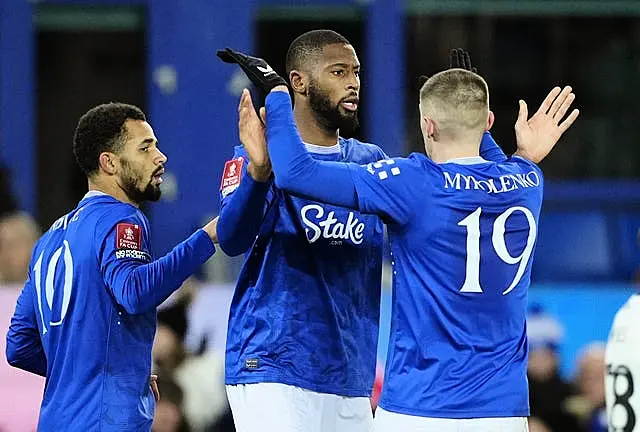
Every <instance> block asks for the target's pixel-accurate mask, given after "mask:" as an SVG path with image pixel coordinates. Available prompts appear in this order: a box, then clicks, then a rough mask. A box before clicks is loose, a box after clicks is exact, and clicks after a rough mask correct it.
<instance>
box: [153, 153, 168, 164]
mask: <svg viewBox="0 0 640 432" xmlns="http://www.w3.org/2000/svg"><path fill="white" fill-rule="evenodd" d="M155 159H156V160H155V162H156V164H162V165H164V164H165V163H167V160H168V158H167V156H166V155H165V154H164V153H162V152H161V151H160V150H159V149H158V154H157V155H156V158H155Z"/></svg>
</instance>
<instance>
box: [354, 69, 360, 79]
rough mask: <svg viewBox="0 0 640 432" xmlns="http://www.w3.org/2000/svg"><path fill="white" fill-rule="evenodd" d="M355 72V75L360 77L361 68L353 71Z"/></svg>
mask: <svg viewBox="0 0 640 432" xmlns="http://www.w3.org/2000/svg"><path fill="white" fill-rule="evenodd" d="M353 74H354V75H355V76H357V77H358V78H360V69H357V70H354V71H353Z"/></svg>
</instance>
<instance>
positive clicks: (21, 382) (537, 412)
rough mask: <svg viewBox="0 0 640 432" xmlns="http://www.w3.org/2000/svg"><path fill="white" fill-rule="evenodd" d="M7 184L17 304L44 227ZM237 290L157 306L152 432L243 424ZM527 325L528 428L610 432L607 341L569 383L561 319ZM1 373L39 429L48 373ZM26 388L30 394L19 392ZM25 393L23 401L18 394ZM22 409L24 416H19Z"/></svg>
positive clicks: (9, 257) (4, 275) (216, 289)
mask: <svg viewBox="0 0 640 432" xmlns="http://www.w3.org/2000/svg"><path fill="white" fill-rule="evenodd" d="M7 183H8V182H7V181H6V173H4V171H2V170H0V289H2V290H3V291H5V293H7V292H10V293H11V294H12V295H13V296H3V299H5V302H7V303H10V301H11V300H10V299H14V298H15V299H17V296H18V294H19V291H20V289H21V287H22V283H23V282H24V280H25V277H26V274H27V271H28V266H29V260H30V255H31V250H32V247H33V245H34V243H35V241H36V240H37V239H38V237H39V236H40V234H41V229H40V227H39V226H38V224H37V223H36V221H35V220H34V218H33V217H32V216H30V215H28V214H26V213H23V212H20V211H18V209H17V206H16V202H15V200H14V199H13V198H12V197H11V194H10V192H9V188H8V186H7ZM638 277H640V271H638ZM205 286H206V288H203V287H205ZM232 293H233V286H232V285H215V286H211V285H205V284H204V282H203V281H199V280H197V279H194V278H192V279H189V280H187V282H186V283H185V284H184V286H183V288H182V289H181V290H179V291H177V292H176V293H175V294H174V295H173V296H171V297H170V298H169V299H167V301H166V302H165V303H164V304H163V305H162V306H161V308H160V309H159V311H158V331H157V334H156V339H155V343H154V348H153V364H154V371H153V373H155V374H157V375H158V376H159V378H158V386H159V389H160V393H161V399H160V401H159V403H158V405H157V409H156V418H155V420H154V423H153V431H155V432H184V431H194V432H232V431H234V430H235V429H234V426H233V419H232V417H231V413H230V410H229V406H228V403H227V399H226V393H225V388H224V345H225V340H224V339H225V333H226V320H227V315H226V312H227V311H228V307H229V304H230V301H231V297H232ZM6 299H9V300H6ZM15 299H14V303H13V304H5V305H3V309H2V313H3V316H1V317H0V319H1V322H0V325H2V328H3V332H4V331H5V330H6V328H7V327H8V324H9V322H8V320H9V318H10V314H11V311H12V309H13V305H14V304H15ZM211 305H215V307H213V308H212V307H211ZM5 309H6V310H5ZM212 309H213V310H212ZM4 315H8V316H4ZM527 329H528V330H527V331H528V337H529V344H530V352H529V366H528V379H529V385H530V402H531V420H530V425H529V427H530V431H531V432H603V431H606V414H605V405H604V391H605V390H604V380H605V375H604V373H605V366H604V352H605V345H604V341H594V342H593V343H591V344H589V345H587V346H585V347H583V349H582V351H581V352H580V353H579V355H578V356H577V358H576V359H574V361H575V364H576V367H575V371H576V372H575V374H574V376H573V377H572V379H571V380H566V379H565V378H563V377H562V375H561V373H560V369H559V364H560V361H559V360H560V359H559V348H560V346H561V344H562V342H563V336H564V335H563V333H564V330H563V327H562V325H561V322H560V321H559V320H558V319H557V318H556V317H553V316H551V315H549V314H548V313H546V312H545V311H544V310H542V309H541V307H539V306H538V305H532V306H531V308H530V312H529V317H528V321H527ZM2 339H4V334H3V336H2ZM3 344H4V340H2V341H1V343H0V348H2V349H3V351H4V346H3ZM381 370H382V369H381V368H380V373H379V374H378V376H379V379H378V381H377V382H376V388H375V391H374V396H373V398H372V408H374V409H375V405H376V403H377V400H378V397H379V390H380V384H381V380H382V373H381ZM0 377H2V380H1V381H2V384H1V385H0V393H2V395H3V397H5V398H6V397H8V395H11V396H10V397H11V398H12V399H13V403H14V407H13V408H12V409H16V407H15V405H17V404H20V403H24V405H25V407H26V408H25V409H23V410H22V411H19V410H18V411H17V412H16V411H13V413H12V415H11V416H9V417H6V418H4V417H5V416H3V415H2V412H1V411H0V432H17V431H20V430H33V429H24V427H25V425H28V426H26V427H27V428H33V427H34V426H35V422H36V421H37V417H36V416H37V407H38V406H39V403H40V400H39V397H40V396H41V391H42V380H41V378H39V377H35V376H30V375H29V374H27V373H24V372H22V371H18V370H16V369H11V368H9V366H8V365H7V364H6V362H5V361H3V362H2V369H0ZM18 387H20V388H24V389H27V388H28V389H30V390H31V391H30V392H29V391H24V392H20V391H16V390H15V389H16V388H18ZM20 394H22V395H23V398H22V399H20V397H16V395H18V396H19V395H20ZM32 399H35V400H32ZM18 408H19V407H18ZM29 410H30V411H29ZM18 412H21V413H22V414H20V415H18ZM8 418H9V419H11V420H7V419H8ZM10 421H13V423H11V422H10ZM16 422H19V423H16ZM16 424H21V425H22V426H15V425H16ZM16 427H21V429H16Z"/></svg>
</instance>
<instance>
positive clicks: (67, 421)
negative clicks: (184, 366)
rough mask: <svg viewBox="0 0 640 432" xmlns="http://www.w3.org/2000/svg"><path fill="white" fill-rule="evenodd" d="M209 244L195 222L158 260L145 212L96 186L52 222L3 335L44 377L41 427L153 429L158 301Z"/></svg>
mask: <svg viewBox="0 0 640 432" xmlns="http://www.w3.org/2000/svg"><path fill="white" fill-rule="evenodd" d="M213 250H214V249H213V244H212V243H211V240H210V239H209V238H208V237H207V236H206V234H205V233H204V232H203V231H202V230H199V231H198V232H197V233H196V234H194V235H193V236H192V237H190V238H189V239H188V240H186V241H185V242H183V243H181V244H180V245H178V246H176V248H174V251H172V252H171V253H169V254H167V255H166V256H165V257H163V258H161V259H160V260H157V261H153V262H152V259H151V256H150V244H149V226H148V221H147V219H146V217H145V216H144V215H143V213H142V212H140V211H139V210H138V209H137V208H136V207H134V206H132V205H129V204H125V203H123V202H120V201H118V200H116V199H115V198H113V197H111V196H109V195H105V194H100V193H90V194H88V195H87V197H85V198H84V199H83V200H82V201H80V203H79V204H78V207H77V208H76V209H74V210H73V211H72V212H70V213H69V214H67V215H65V216H63V217H61V218H60V219H58V220H57V221H56V222H55V223H54V224H53V225H52V226H51V228H50V229H49V230H48V231H47V232H46V233H45V234H44V235H43V236H42V237H41V239H40V240H39V241H38V242H37V244H36V245H35V248H34V252H33V258H32V261H31V264H30V269H29V274H28V280H27V282H26V284H25V287H24V289H23V290H22V293H21V295H20V298H19V299H18V304H17V307H16V313H15V315H14V317H13V319H12V323H11V327H10V330H9V333H8V336H7V357H8V359H9V361H10V363H12V364H14V365H15V366H17V367H21V368H23V369H26V370H29V371H31V372H34V373H37V374H39V375H43V376H45V377H46V384H45V391H44V396H43V401H42V406H41V411H40V420H39V425H38V430H39V431H43V432H47V431H63V430H64V431H70V432H75V431H78V432H79V431H83V432H84V431H123V430H135V431H148V430H150V429H151V423H152V421H153V415H154V408H155V401H154V396H153V393H152V391H151V388H150V373H151V348H152V345H153V339H154V335H155V330H156V306H157V305H158V304H159V303H161V302H162V301H163V300H164V299H166V297H168V295H169V294H170V293H171V292H173V291H174V290H175V289H176V288H178V287H179V286H180V284H181V283H182V281H183V280H184V279H185V278H186V277H187V276H188V274H190V273H191V272H192V271H193V269H195V267H196V263H199V264H201V263H202V262H204V260H206V259H207V258H208V257H210V256H211V254H212V253H213ZM192 256H195V257H196V259H194V260H192V259H191V258H189V257H192ZM192 261H193V262H192Z"/></svg>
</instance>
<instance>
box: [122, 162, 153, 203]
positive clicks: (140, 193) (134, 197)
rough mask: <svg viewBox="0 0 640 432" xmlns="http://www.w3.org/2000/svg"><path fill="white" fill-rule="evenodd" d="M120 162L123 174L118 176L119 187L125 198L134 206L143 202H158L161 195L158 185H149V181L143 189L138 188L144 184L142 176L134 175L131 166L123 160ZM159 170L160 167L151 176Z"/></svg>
mask: <svg viewBox="0 0 640 432" xmlns="http://www.w3.org/2000/svg"><path fill="white" fill-rule="evenodd" d="M121 162H122V168H123V170H122V171H123V172H122V174H121V176H120V186H121V187H122V190H123V191H124V193H125V194H126V195H127V197H129V199H130V200H131V201H133V202H134V203H136V204H142V203H143V202H145V201H158V200H159V199H160V195H161V194H162V192H161V191H160V185H159V184H157V185H153V184H151V179H149V180H148V181H147V182H146V185H145V186H144V187H140V185H141V184H145V183H144V179H143V178H142V175H141V174H138V173H136V172H135V170H134V169H133V168H132V166H131V164H130V163H129V162H128V161H126V160H125V159H122V161H121ZM161 169H162V168H161V167H160V168H158V169H157V170H156V171H154V173H153V175H155V174H156V173H158V172H159V171H160V170H161Z"/></svg>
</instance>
